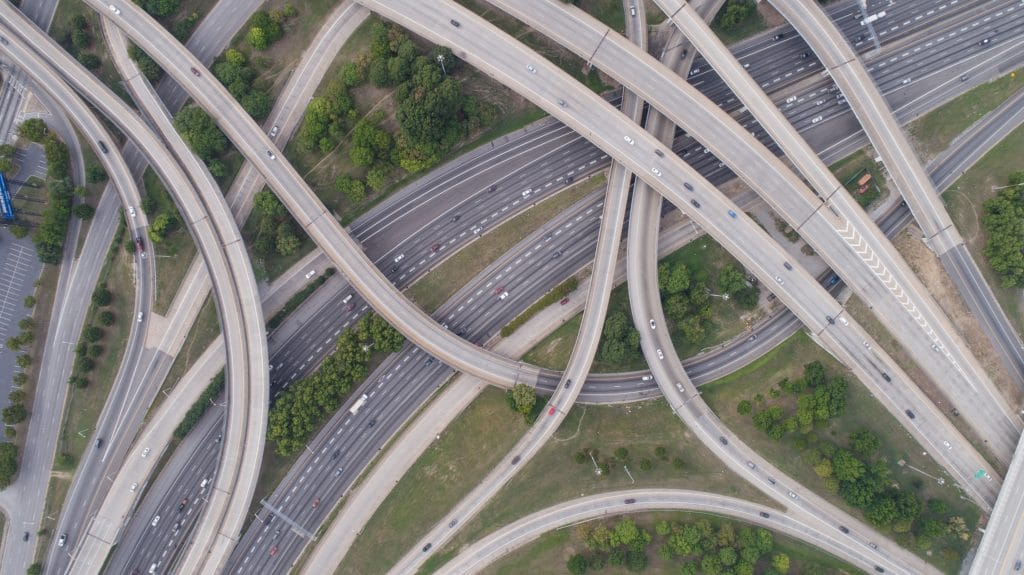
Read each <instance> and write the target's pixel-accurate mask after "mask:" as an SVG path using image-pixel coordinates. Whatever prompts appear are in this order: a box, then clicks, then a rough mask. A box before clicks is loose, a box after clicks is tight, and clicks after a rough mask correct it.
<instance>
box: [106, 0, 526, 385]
mask: <svg viewBox="0 0 1024 575" xmlns="http://www.w3.org/2000/svg"><path fill="white" fill-rule="evenodd" d="M88 3H89V5H91V6H93V7H94V8H95V9H97V10H99V9H106V5H105V3H101V2H99V1H98V0H88ZM119 9H120V11H121V14H119V15H117V16H116V17H114V21H115V22H116V24H117V25H118V26H119V27H121V28H122V30H123V31H125V32H126V33H127V34H128V36H129V37H131V38H132V40H133V41H134V42H135V43H136V44H137V45H139V46H140V47H142V48H143V49H144V50H146V52H148V53H149V54H151V55H152V56H153V57H154V58H155V59H156V60H157V62H158V63H159V64H160V65H161V67H162V68H164V70H165V71H166V72H167V73H168V74H169V75H171V76H172V77H174V78H175V79H176V80H177V81H178V83H179V84H182V85H183V86H184V87H186V89H187V90H188V91H189V93H190V94H191V95H192V97H193V98H195V99H196V101H197V102H198V103H199V104H200V105H202V106H203V107H204V108H206V109H207V110H216V111H217V113H216V114H214V118H215V119H216V120H217V121H218V125H219V126H220V127H221V129H222V130H223V131H224V132H225V135H226V136H228V138H229V139H230V140H231V141H232V142H233V144H234V145H235V146H236V148H238V150H239V151H241V152H242V153H243V155H244V156H245V157H246V158H247V159H248V160H249V161H250V162H253V163H254V164H255V165H257V166H258V167H259V169H260V171H261V172H262V173H263V176H264V177H265V178H266V179H267V181H268V182H269V183H270V184H271V187H272V188H273V189H274V190H275V192H276V193H277V194H278V195H279V197H280V199H281V200H282V203H284V205H285V206H286V207H288V209H289V211H290V212H291V213H292V215H293V216H294V217H295V219H296V221H297V222H299V225H300V226H302V227H303V228H304V229H305V230H306V232H307V233H308V234H309V236H310V237H311V238H313V240H314V241H315V242H316V243H317V244H318V245H319V246H320V247H321V249H323V250H324V252H325V253H326V254H328V255H329V256H330V258H331V261H332V262H333V263H334V265H335V266H336V267H337V268H338V270H339V271H340V272H342V273H344V274H345V275H346V277H348V278H349V281H351V282H353V284H355V286H356V288H357V289H358V290H359V292H360V293H361V294H362V295H363V296H364V298H365V299H367V301H368V302H370V303H371V305H372V306H373V307H374V309H375V310H377V311H378V313H380V314H381V315H382V316H383V317H384V318H386V319H387V320H388V321H389V322H391V323H392V325H394V326H395V327H396V328H398V329H399V331H402V332H403V333H404V334H405V335H406V336H407V337H409V338H410V339H411V340H412V341H414V342H415V343H416V344H417V345H419V346H421V347H423V348H424V349H425V350H427V351H428V352H429V353H431V354H432V355H435V356H437V357H439V358H443V359H444V360H445V361H446V362H448V363H450V364H451V365H453V366H455V367H457V368H458V369H460V370H462V371H465V372H467V373H471V374H474V375H477V376H479V377H481V378H483V379H486V380H488V381H493V382H495V383H500V384H503V385H506V386H508V385H512V384H514V383H515V382H517V381H518V382H527V383H532V382H533V381H534V380H535V379H536V371H535V370H534V369H532V368H531V367H530V366H526V365H523V364H521V363H520V362H515V361H511V360H509V359H507V358H504V357H500V356H496V355H495V354H492V353H488V352H486V351H483V350H481V349H480V348H478V347H476V346H474V345H472V344H470V343H468V342H465V341H463V340H461V339H460V338H458V337H457V336H455V335H453V334H450V333H448V332H447V331H445V330H444V329H442V328H441V326H439V325H437V323H436V322H434V321H433V320H432V319H431V318H430V316H428V315H427V314H426V313H424V312H423V311H422V310H420V309H419V308H418V307H416V306H415V305H413V304H412V303H411V302H409V301H408V300H406V299H405V297H404V296H403V295H402V294H401V293H399V292H398V291H397V290H396V289H395V288H394V286H393V285H392V284H391V283H390V282H389V281H388V280H387V278H385V277H384V276H383V274H381V273H380V271H379V270H377V268H376V267H375V266H374V265H373V263H372V262H370V261H369V260H368V259H367V258H366V256H365V254H363V251H362V249H361V247H360V246H359V245H358V244H357V243H356V242H354V241H353V240H352V238H351V237H350V236H349V235H348V234H347V233H346V232H345V230H343V229H342V228H341V226H340V225H339V224H338V222H337V221H336V220H334V218H333V217H332V216H331V215H330V214H329V213H328V211H327V209H326V208H325V207H324V205H323V203H322V202H321V201H320V200H319V199H318V198H317V197H316V195H315V194H314V193H313V192H312V190H311V189H310V188H309V186H308V185H307V184H306V183H305V182H304V181H303V179H302V177H301V176H300V175H299V174H298V173H297V172H296V171H295V169H294V168H293V167H292V166H291V165H290V164H289V163H288V162H287V161H286V160H283V159H282V160H281V161H278V157H277V154H276V153H275V152H274V149H273V148H274V147H273V144H272V142H271V141H270V140H269V138H268V137H267V135H266V134H265V133H263V131H262V130H261V129H260V128H259V127H258V126H257V125H256V124H255V123H254V122H253V121H252V119H251V118H249V116H248V114H246V113H245V111H244V110H242V108H241V107H240V106H239V105H238V102H237V101H235V99H234V98H233V97H232V96H231V95H230V94H229V93H228V92H227V90H226V89H225V88H224V87H223V86H222V85H221V84H220V83H219V82H218V81H216V79H215V78H212V76H211V75H210V74H209V73H208V72H207V73H205V74H204V73H203V72H199V76H195V75H194V73H193V72H192V71H191V69H192V68H196V70H197V71H198V67H199V66H201V63H199V62H198V61H196V60H195V59H194V58H193V57H192V56H191V55H189V54H187V53H184V52H185V51H184V50H182V48H181V46H180V44H179V43H178V42H177V41H176V40H175V39H174V38H173V37H171V36H170V34H169V33H167V31H166V30H164V29H163V27H162V26H160V25H159V24H158V23H156V22H155V21H154V20H152V18H150V17H149V16H148V15H147V14H145V13H144V12H142V10H141V9H139V8H138V7H137V6H134V5H132V4H130V3H125V4H124V5H123V6H119Z"/></svg>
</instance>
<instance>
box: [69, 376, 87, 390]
mask: <svg viewBox="0 0 1024 575" xmlns="http://www.w3.org/2000/svg"><path fill="white" fill-rule="evenodd" d="M68 385H70V386H71V387H74V388H76V389H85V388H87V387H89V380H88V379H86V378H84V377H82V376H80V375H72V376H71V377H69V378H68Z"/></svg>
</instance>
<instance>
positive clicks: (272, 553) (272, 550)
mask: <svg viewBox="0 0 1024 575" xmlns="http://www.w3.org/2000/svg"><path fill="white" fill-rule="evenodd" d="M274 555H277V545H274V546H273V547H271V548H270V556H271V557H273V556H274Z"/></svg>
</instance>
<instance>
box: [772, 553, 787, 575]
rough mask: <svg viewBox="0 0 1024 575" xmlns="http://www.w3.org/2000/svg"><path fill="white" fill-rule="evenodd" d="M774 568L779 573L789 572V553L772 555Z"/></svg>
mask: <svg viewBox="0 0 1024 575" xmlns="http://www.w3.org/2000/svg"><path fill="white" fill-rule="evenodd" d="M772 568H773V569H775V570H776V571H778V572H779V573H783V574H785V573H789V555H786V554H785V553H776V554H775V555H772Z"/></svg>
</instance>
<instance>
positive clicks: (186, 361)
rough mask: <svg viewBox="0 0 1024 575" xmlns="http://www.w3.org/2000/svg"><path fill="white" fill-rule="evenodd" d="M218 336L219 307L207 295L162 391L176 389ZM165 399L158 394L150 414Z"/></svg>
mask: <svg viewBox="0 0 1024 575" xmlns="http://www.w3.org/2000/svg"><path fill="white" fill-rule="evenodd" d="M218 335H220V320H219V319H218V318H217V307H216V305H214V303H213V296H212V295H207V296H206V299H205V300H204V301H203V307H202V308H200V310H199V315H198V316H197V317H196V322H195V323H194V324H192V328H191V329H189V331H188V335H187V336H185V342H184V343H183V344H182V345H181V351H180V352H178V355H177V356H176V357H175V358H174V363H173V364H171V369H170V370H169V371H168V372H167V378H166V379H164V383H163V388H162V389H163V390H164V391H168V392H169V391H170V390H171V389H174V386H176V385H178V382H179V381H180V380H181V378H182V376H184V375H185V373H186V372H188V370H189V369H190V368H191V367H192V364H193V363H194V362H195V361H196V360H197V359H199V356H201V355H202V354H203V352H204V351H206V348H207V347H209V346H210V343H212V342H213V340H215V339H217V336H218ZM164 397H166V396H165V395H164V394H162V393H158V394H157V396H156V398H155V399H154V400H153V404H152V405H150V406H149V413H154V412H155V411H156V410H157V409H158V408H159V407H160V403H161V402H162V401H163V399H164Z"/></svg>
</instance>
